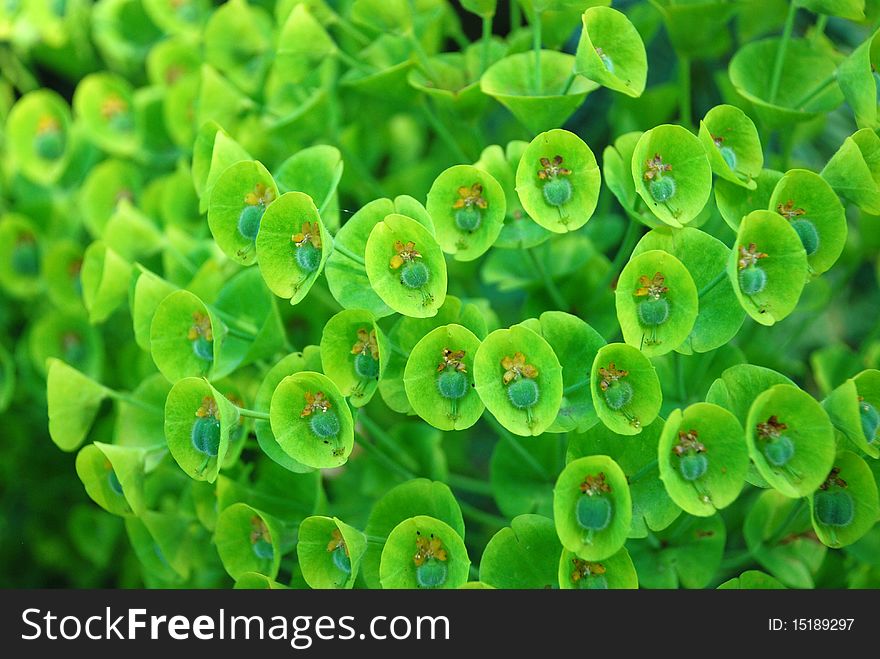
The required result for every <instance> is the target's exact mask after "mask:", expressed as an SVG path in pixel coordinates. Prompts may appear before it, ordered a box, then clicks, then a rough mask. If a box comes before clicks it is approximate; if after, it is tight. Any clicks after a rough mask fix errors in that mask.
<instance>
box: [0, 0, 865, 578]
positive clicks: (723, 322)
mask: <svg viewBox="0 0 880 659" xmlns="http://www.w3.org/2000/svg"><path fill="white" fill-rule="evenodd" d="M460 4H461V6H459V5H458V3H450V2H448V1H447V0H395V1H393V2H389V1H387V0H338V1H335V2H325V1H323V0H277V1H273V0H232V1H230V2H228V3H225V4H222V5H221V6H218V7H214V6H212V5H211V3H207V2H201V1H183V2H170V1H166V0H100V1H99V2H97V3H94V5H92V3H86V2H81V1H79V0H76V1H74V0H70V1H68V2H66V3H50V8H49V9H47V8H46V3H42V2H36V1H33V2H31V1H25V2H18V3H5V4H4V5H3V6H2V7H0V64H2V67H0V68H2V78H0V122H2V123H0V125H2V133H0V144H2V150H0V153H2V156H3V157H2V166H0V213H2V217H0V256H2V258H0V411H2V414H3V420H4V421H5V422H6V423H5V427H7V428H9V429H10V430H9V437H10V441H9V446H10V448H9V450H8V452H6V454H5V455H4V458H2V459H0V474H2V478H0V483H2V484H3V485H2V487H3V491H4V497H3V503H2V506H3V512H4V515H0V519H2V520H3V521H2V522H0V536H2V537H4V538H23V539H27V542H22V543H14V544H15V545H16V546H15V547H9V548H7V547H4V548H3V549H2V552H0V557H2V558H3V559H4V560H5V561H6V564H17V563H18V562H30V563H32V564H34V565H36V566H37V567H35V568H34V571H28V572H27V573H25V575H24V576H23V577H22V578H23V579H24V578H26V579H28V580H30V582H29V583H28V582H25V583H22V584H19V585H31V586H33V585H45V584H47V583H53V580H61V581H62V582H63V583H68V584H73V585H99V584H102V585H138V584H143V585H146V586H149V587H213V586H220V585H231V584H234V585H235V586H236V587H240V588H284V587H295V588H306V587H310V588H425V589H433V588H459V587H468V588H472V587H483V586H488V587H495V588H546V587H554V588H555V587H559V588H584V589H604V588H636V587H647V588H662V587H667V588H671V587H679V586H683V587H687V588H704V587H715V586H717V587H722V588H773V587H794V588H812V587H820V588H821V587H841V586H847V587H862V586H877V585H878V584H880V563H878V558H877V551H876V548H877V543H878V541H880V525H878V524H877V522H878V518H880V502H878V493H877V483H878V478H880V468H878V465H880V463H878V456H880V444H878V442H880V412H878V410H880V370H878V369H880V318H878V314H877V309H878V308H880V291H878V278H880V261H878V252H880V240H878V238H877V236H878V235H880V221H878V218H877V214H880V173H878V172H880V170H878V165H877V161H878V154H880V141H878V137H877V134H876V132H875V131H876V129H877V128H878V127H880V124H878V120H877V98H876V88H877V82H876V74H875V73H874V71H875V69H876V66H875V64H877V62H875V61H874V60H875V59H876V57H875V51H876V50H877V49H876V48H874V42H875V41H876V38H877V36H876V32H874V31H872V30H873V29H874V28H869V26H871V25H874V24H875V23H876V21H877V20H878V18H880V13H878V6H877V3H874V2H861V1H860V0H852V1H851V2H845V3H844V2H839V3H831V2H814V1H807V0H797V1H793V2H790V3H789V2H785V1H783V0H776V1H774V2H773V3H769V4H768V6H769V5H772V9H773V11H770V10H768V11H766V12H763V11H756V6H757V5H758V4H763V3H758V2H756V1H755V0H742V1H740V2H725V1H722V0H699V2H672V1H667V0H651V1H650V2H620V3H615V8H611V7H610V6H609V5H610V4H611V3H610V2H608V1H605V2H602V1H601V0H515V1H513V2H509V3H500V4H499V3H496V2H494V0H485V1H483V0H480V1H477V0H469V1H463V2H461V3H460ZM777 10H778V11H777ZM474 28H475V29H474ZM471 30H473V31H474V33H478V34H479V36H477V37H476V38H475V39H473V40H472V39H470V38H469V37H468V33H469V31H471ZM777 34H779V36H775V35H777ZM92 44H93V45H92ZM451 44H455V45H454V46H453V45H451ZM48 72H51V73H52V77H51V78H49V77H46V76H47V73H48ZM844 101H845V103H844ZM695 114H696V116H697V117H698V118H699V121H696V120H695ZM597 156H601V157H598V158H597ZM46 416H48V429H47V428H46ZM47 431H48V436H49V437H51V440H52V441H53V442H54V443H55V445H56V446H57V447H58V448H59V449H61V451H63V452H65V453H74V452H75V459H69V460H66V461H65V460H64V456H62V455H61V452H50V451H45V450H44V448H45V444H46V442H48V439H46V435H47ZM40 442H42V444H41V443H40ZM74 472H75V474H76V476H77V477H78V481H79V482H77V479H76V478H75V477H74V476H73V473H74ZM18 474H28V475H29V476H30V478H29V479H18V478H16V476H17V475H18ZM37 479H38V480H39V482H41V483H44V484H45V485H46V490H47V492H46V494H42V493H36V494H34V495H33V496H34V503H33V504H32V507H31V510H30V516H28V517H25V518H23V517H22V516H19V515H12V514H6V513H9V511H10V510H14V509H16V506H17V505H18V504H17V502H19V501H20V500H21V497H22V496H23V495H22V492H23V490H22V486H21V485H19V480H21V482H34V481H35V480H37ZM71 482H72V483H73V487H70V483H71ZM7 492H8V493H9V494H8V496H7V494H6V493H7ZM56 492H57V496H56V498H55V499H50V498H48V497H49V495H50V494H54V493H56ZM84 495H85V496H84ZM29 496H31V495H30V494H29ZM61 496H67V497H73V498H74V499H72V500H77V499H75V497H79V499H78V500H77V501H78V502H77V503H76V504H75V505H73V506H72V507H71V510H70V512H69V514H67V511H60V510H58V508H59V507H58V506H57V497H61ZM44 497H46V498H44ZM86 497H87V498H88V499H89V500H90V501H91V502H90V503H86ZM93 504H97V506H98V507H100V509H102V510H97V509H96V507H95V505H93ZM21 519H27V520H28V521H27V522H22V521H19V520H21ZM19 546H23V547H26V548H27V551H28V552H31V554H30V555H29V556H28V557H27V558H22V555H21V554H20V552H21V551H23V550H21V549H19ZM68 550H69V551H68ZM117 550H118V551H117ZM17 552H18V553H17ZM120 553H121V554H122V555H124V556H125V559H124V560H122V561H118V560H116V557H117V556H118V555H120ZM83 565H87V566H89V567H90V568H91V569H89V570H83V569H79V568H80V567H81V566H83ZM89 575H91V576H89ZM8 578H9V579H10V580H11V581H14V577H11V578H10V577H8Z"/></svg>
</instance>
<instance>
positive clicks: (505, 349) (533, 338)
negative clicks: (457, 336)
mask: <svg viewBox="0 0 880 659" xmlns="http://www.w3.org/2000/svg"><path fill="white" fill-rule="evenodd" d="M517 353H519V354H521V355H522V356H523V364H521V365H520V366H522V367H523V368H524V367H526V366H528V365H531V366H533V367H534V369H536V370H537V376H536V377H527V376H526V375H520V376H519V377H511V378H510V379H509V382H508V384H505V382H504V377H505V372H507V370H508V369H506V368H505V367H504V366H503V365H502V361H503V360H505V359H511V360H515V358H516V355H517ZM522 380H533V381H534V385H535V386H534V387H532V386H531V385H523V389H522V390H519V389H517V390H516V391H517V393H516V396H517V398H516V400H514V399H513V396H512V394H511V393H510V392H509V388H510V386H511V385H515V383H516V382H521V381H522ZM474 383H475V385H476V389H477V394H479V396H480V399H482V401H483V403H484V404H485V405H486V407H487V408H488V410H489V412H491V413H492V415H493V416H494V417H495V418H496V419H498V422H499V423H501V425H503V426H504V427H505V428H507V429H508V430H509V431H511V432H512V433H514V434H517V435H523V436H529V435H540V434H541V433H542V432H544V431H545V430H546V429H547V428H548V427H549V426H550V424H551V423H553V421H554V420H555V419H556V414H557V412H558V410H559V406H560V403H561V402H562V373H561V368H560V365H559V360H558V359H557V357H556V354H555V353H554V352H553V349H552V348H551V347H550V345H549V344H548V343H547V341H545V340H544V339H543V338H542V337H541V336H539V335H538V334H536V333H535V332H533V331H532V330H530V329H526V328H525V327H523V326H521V325H514V326H513V327H511V328H510V329H501V330H496V331H494V332H492V333H491V334H489V336H487V337H486V338H485V340H484V341H483V343H481V344H480V347H479V348H478V350H477V352H476V355H475V356H474ZM526 387H528V389H526ZM535 396H536V397H537V400H536V401H534V402H532V400H533V399H534V398H535ZM517 403H522V404H525V407H519V406H518V405H517ZM529 403H531V405H529Z"/></svg>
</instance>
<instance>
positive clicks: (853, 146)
mask: <svg viewBox="0 0 880 659" xmlns="http://www.w3.org/2000/svg"><path fill="white" fill-rule="evenodd" d="M822 178H823V179H825V180H826V181H827V182H828V183H829V185H831V187H832V188H834V191H835V192H837V193H838V194H839V195H841V196H842V197H845V198H846V199H848V200H849V201H851V202H852V203H854V204H856V205H857V206H858V207H859V208H861V209H862V210H863V211H865V212H866V213H871V214H872V215H877V214H880V137H877V133H875V132H874V131H873V130H871V129H869V128H863V129H862V130H859V131H856V132H855V133H853V134H852V135H850V136H849V137H847V138H846V139H845V140H844V141H843V144H842V145H841V146H840V148H839V149H838V150H837V153H835V154H834V155H833V156H831V159H830V160H829V161H828V164H826V165H825V167H824V168H823V169H822ZM816 187H817V188H818V186H816ZM829 202H830V199H829ZM829 205H831V204H830V203H829Z"/></svg>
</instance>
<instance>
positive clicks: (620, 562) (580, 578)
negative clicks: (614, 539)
mask: <svg viewBox="0 0 880 659" xmlns="http://www.w3.org/2000/svg"><path fill="white" fill-rule="evenodd" d="M558 576H559V587H560V588H562V589H564V590H606V589H614V590H617V589H634V588H638V587H639V577H638V575H637V574H636V567H635V565H633V562H632V559H631V558H630V557H629V553H628V552H627V551H626V549H625V548H621V549H620V551H618V552H617V553H616V554H612V555H611V556H609V557H608V558H604V559H602V561H587V560H584V559H583V558H579V557H578V555H577V554H575V553H574V552H571V551H568V550H567V549H565V550H563V551H562V556H561V557H560V559H559V575H558Z"/></svg>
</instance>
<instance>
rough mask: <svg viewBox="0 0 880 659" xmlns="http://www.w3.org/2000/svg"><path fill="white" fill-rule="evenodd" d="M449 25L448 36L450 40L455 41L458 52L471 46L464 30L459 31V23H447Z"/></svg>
mask: <svg viewBox="0 0 880 659" xmlns="http://www.w3.org/2000/svg"><path fill="white" fill-rule="evenodd" d="M449 23H450V25H449V36H451V37H452V40H453V41H455V43H456V44H457V45H458V47H459V49H460V50H465V49H466V48H467V47H468V46H470V45H471V40H470V39H468V36H467V35H466V34H465V33H464V30H462V29H461V22H459V21H449Z"/></svg>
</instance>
